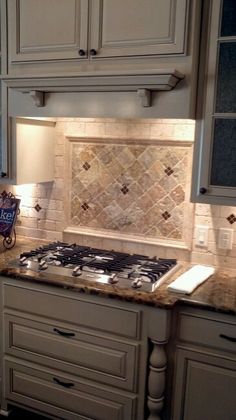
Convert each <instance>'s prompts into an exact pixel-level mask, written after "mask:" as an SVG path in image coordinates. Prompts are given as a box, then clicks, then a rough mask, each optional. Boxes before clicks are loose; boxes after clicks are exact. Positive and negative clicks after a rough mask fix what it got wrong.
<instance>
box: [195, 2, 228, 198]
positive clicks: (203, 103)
mask: <svg viewBox="0 0 236 420" xmlns="http://www.w3.org/2000/svg"><path fill="white" fill-rule="evenodd" d="M206 3H208V4H207V5H205V6H207V9H208V6H209V9H208V10H206V11H205V22H204V26H203V36H202V52H203V54H202V63H201V74H200V79H199V87H198V93H199V101H198V103H199V109H198V121H197V131H196V142H195V162H194V171H193V192H192V200H193V201H197V202H203V203H213V204H224V205H236V7H235V0H213V1H211V2H206Z"/></svg>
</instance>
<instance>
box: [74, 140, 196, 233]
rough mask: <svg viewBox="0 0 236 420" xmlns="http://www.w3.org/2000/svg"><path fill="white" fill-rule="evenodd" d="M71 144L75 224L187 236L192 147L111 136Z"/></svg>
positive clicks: (118, 230)
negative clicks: (116, 140) (120, 140)
mask: <svg viewBox="0 0 236 420" xmlns="http://www.w3.org/2000/svg"><path fill="white" fill-rule="evenodd" d="M71 148H72V150H71V152H72V153H71V156H72V159H71V165H72V167H71V178H72V179H71V208H70V218H71V220H70V224H71V225H72V226H76V227H87V228H90V229H91V228H94V229H98V230H100V229H103V230H104V229H105V230H110V231H111V230H113V231H115V232H123V233H126V234H134V235H142V236H145V237H151V238H173V239H175V240H176V239H177V240H178V239H179V240H181V239H182V238H183V236H184V214H185V208H186V206H187V203H186V202H185V191H186V184H187V182H188V180H187V178H186V177H187V171H186V168H187V167H188V163H189V159H190V157H191V153H192V150H191V148H189V147H184V146H180V145H176V146H175V145H173V146H172V145H169V146H168V145H167V146H162V145H160V144H158V145H156V144H155V145H153V144H147V145H144V144H140V145H139V144H136V143H130V144H128V145H127V144H111V143H109V144H107V141H106V143H105V142H103V141H96V142H89V141H88V142H82V141H81V142H79V141H75V142H71ZM88 169H89V170H88ZM170 175H171V176H170Z"/></svg>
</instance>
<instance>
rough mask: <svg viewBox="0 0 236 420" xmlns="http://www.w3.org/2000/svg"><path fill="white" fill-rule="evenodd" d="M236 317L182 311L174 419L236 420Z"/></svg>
mask: <svg viewBox="0 0 236 420" xmlns="http://www.w3.org/2000/svg"><path fill="white" fill-rule="evenodd" d="M235 393H236V317H233V316H232V317H230V316H224V315H219V314H214V313H212V314H211V312H204V311H184V312H181V313H180V316H179V324H178V337H177V352H176V358H175V380H174V400H173V410H172V411H173V415H172V419H173V420H180V419H181V420H199V419H201V420H222V419H227V420H235V418H236V417H235V416H236V398H235V395H236V394H235Z"/></svg>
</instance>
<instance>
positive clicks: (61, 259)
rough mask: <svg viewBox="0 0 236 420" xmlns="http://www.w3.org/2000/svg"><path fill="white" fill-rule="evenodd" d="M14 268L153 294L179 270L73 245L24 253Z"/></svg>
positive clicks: (160, 261) (172, 263) (167, 263)
mask: <svg viewBox="0 0 236 420" xmlns="http://www.w3.org/2000/svg"><path fill="white" fill-rule="evenodd" d="M13 264H14V266H16V265H17V266H19V267H21V269H22V270H24V269H27V270H32V271H36V272H38V273H39V275H40V273H42V272H44V275H46V273H48V274H50V275H56V276H60V275H62V276H67V277H74V278H80V279H82V280H88V281H94V282H99V283H105V284H111V285H114V287H117V288H129V289H132V290H142V291H148V292H152V291H154V290H155V289H156V288H157V287H158V286H160V284H161V283H162V282H163V281H164V280H166V279H167V277H169V276H171V275H172V274H173V273H174V272H175V271H176V270H178V269H179V267H180V266H179V264H177V261H176V260H175V259H164V258H157V257H152V258H151V257H147V256H145V255H139V254H127V253H123V252H116V251H113V250H102V249H99V248H91V247H88V246H82V245H78V244H76V243H73V244H68V243H65V242H53V243H50V244H48V245H43V246H40V247H38V248H36V249H34V250H31V251H27V252H23V253H22V254H21V255H20V258H19V260H18V261H14V262H13Z"/></svg>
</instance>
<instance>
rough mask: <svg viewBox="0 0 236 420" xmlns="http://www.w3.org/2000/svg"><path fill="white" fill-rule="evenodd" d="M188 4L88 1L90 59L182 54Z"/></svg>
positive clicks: (180, 1) (158, 0)
mask: <svg viewBox="0 0 236 420" xmlns="http://www.w3.org/2000/svg"><path fill="white" fill-rule="evenodd" d="M187 9H188V0H119V1H117V0H92V5H91V38H90V47H91V50H95V51H96V53H97V54H96V55H94V56H93V57H94V58H99V57H124V56H139V55H140V56H143V55H144V56H146V55H166V54H184V52H185V35H186V23H187Z"/></svg>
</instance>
